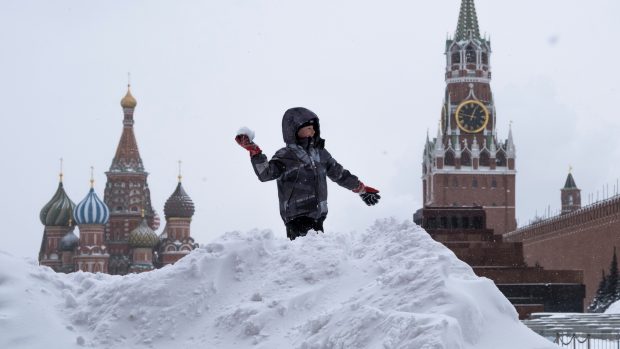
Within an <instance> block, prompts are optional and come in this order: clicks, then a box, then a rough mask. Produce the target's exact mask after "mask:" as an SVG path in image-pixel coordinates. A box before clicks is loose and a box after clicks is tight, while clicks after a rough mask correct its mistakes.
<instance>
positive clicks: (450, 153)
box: [444, 150, 455, 166]
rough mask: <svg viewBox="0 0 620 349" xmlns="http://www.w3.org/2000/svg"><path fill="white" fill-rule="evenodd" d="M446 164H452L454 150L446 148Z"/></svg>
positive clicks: (453, 162)
mask: <svg viewBox="0 0 620 349" xmlns="http://www.w3.org/2000/svg"><path fill="white" fill-rule="evenodd" d="M444 163H445V165H446V166H454V164H455V161H454V152H453V151H452V150H448V151H447V152H446V159H445V160H444Z"/></svg>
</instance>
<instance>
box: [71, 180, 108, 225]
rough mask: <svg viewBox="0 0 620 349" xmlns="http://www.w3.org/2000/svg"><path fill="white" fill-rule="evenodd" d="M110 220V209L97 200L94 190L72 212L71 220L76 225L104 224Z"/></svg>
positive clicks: (91, 189)
mask: <svg viewBox="0 0 620 349" xmlns="http://www.w3.org/2000/svg"><path fill="white" fill-rule="evenodd" d="M109 218H110V209H108V206H107V205H106V204H104V203H103V201H101V199H99V197H98V196H97V194H96V193H95V189H94V188H90V191H89V192H88V195H86V197H85V198H84V200H82V202H80V203H79V204H78V205H77V206H76V207H75V209H74V210H73V219H74V220H75V223H77V224H78V225H82V224H106V223H108V219H109Z"/></svg>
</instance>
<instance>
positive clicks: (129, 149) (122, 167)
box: [110, 84, 144, 172]
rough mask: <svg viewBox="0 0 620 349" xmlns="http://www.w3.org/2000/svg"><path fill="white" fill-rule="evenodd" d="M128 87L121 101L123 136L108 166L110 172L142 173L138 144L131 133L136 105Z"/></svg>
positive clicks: (128, 86)
mask: <svg viewBox="0 0 620 349" xmlns="http://www.w3.org/2000/svg"><path fill="white" fill-rule="evenodd" d="M130 87H131V86H130V85H129V84H128V85H127V93H126V94H125V97H123V99H121V107H123V114H124V118H123V134H122V135H121V139H120V141H119V143H118V147H117V148H116V155H115V156H114V160H112V166H110V171H111V172H144V166H143V164H142V158H141V157H140V152H139V151H138V143H137V142H136V136H135V134H134V131H133V124H134V120H133V112H134V110H135V108H136V105H137V104H138V103H137V102H136V99H135V98H134V97H133V95H132V94H131V90H130Z"/></svg>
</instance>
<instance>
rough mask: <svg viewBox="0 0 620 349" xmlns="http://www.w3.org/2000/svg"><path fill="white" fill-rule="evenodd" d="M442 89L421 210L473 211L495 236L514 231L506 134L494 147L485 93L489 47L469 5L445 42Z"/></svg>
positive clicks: (491, 110) (469, 0)
mask: <svg viewBox="0 0 620 349" xmlns="http://www.w3.org/2000/svg"><path fill="white" fill-rule="evenodd" d="M445 55H446V74H445V80H446V89H445V96H444V101H443V106H442V110H441V119H440V124H439V128H438V130H437V137H436V138H435V139H433V140H432V141H431V140H429V139H428V136H427V140H426V145H425V147H424V160H423V165H422V166H423V168H422V182H423V193H424V194H423V202H424V207H449V206H451V207H478V206H481V207H482V208H483V209H484V211H485V213H486V222H487V223H486V224H487V228H489V229H493V230H494V232H495V234H502V233H505V232H509V231H513V230H515V229H516V220H515V174H516V170H515V159H516V151H515V145H514V143H513V138H512V130H511V129H510V130H509V131H508V139H507V140H506V141H504V142H500V141H499V140H498V138H497V132H496V117H497V115H496V110H495V103H494V100H493V94H492V92H491V85H490V83H491V42H490V41H489V40H488V39H487V38H483V37H481V36H480V30H479V28H478V19H477V16H476V9H475V6H474V1H473V0H462V2H461V10H460V14H459V19H458V24H457V28H456V32H455V34H454V38H452V39H448V40H447V41H446V52H445Z"/></svg>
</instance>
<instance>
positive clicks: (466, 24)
mask: <svg viewBox="0 0 620 349" xmlns="http://www.w3.org/2000/svg"><path fill="white" fill-rule="evenodd" d="M470 38H471V39H481V37H480V29H479V28H478V16H476V6H475V5H474V0H462V1H461V11H460V12H459V21H458V24H457V25H456V32H455V33H454V40H455V41H461V40H467V39H470Z"/></svg>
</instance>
